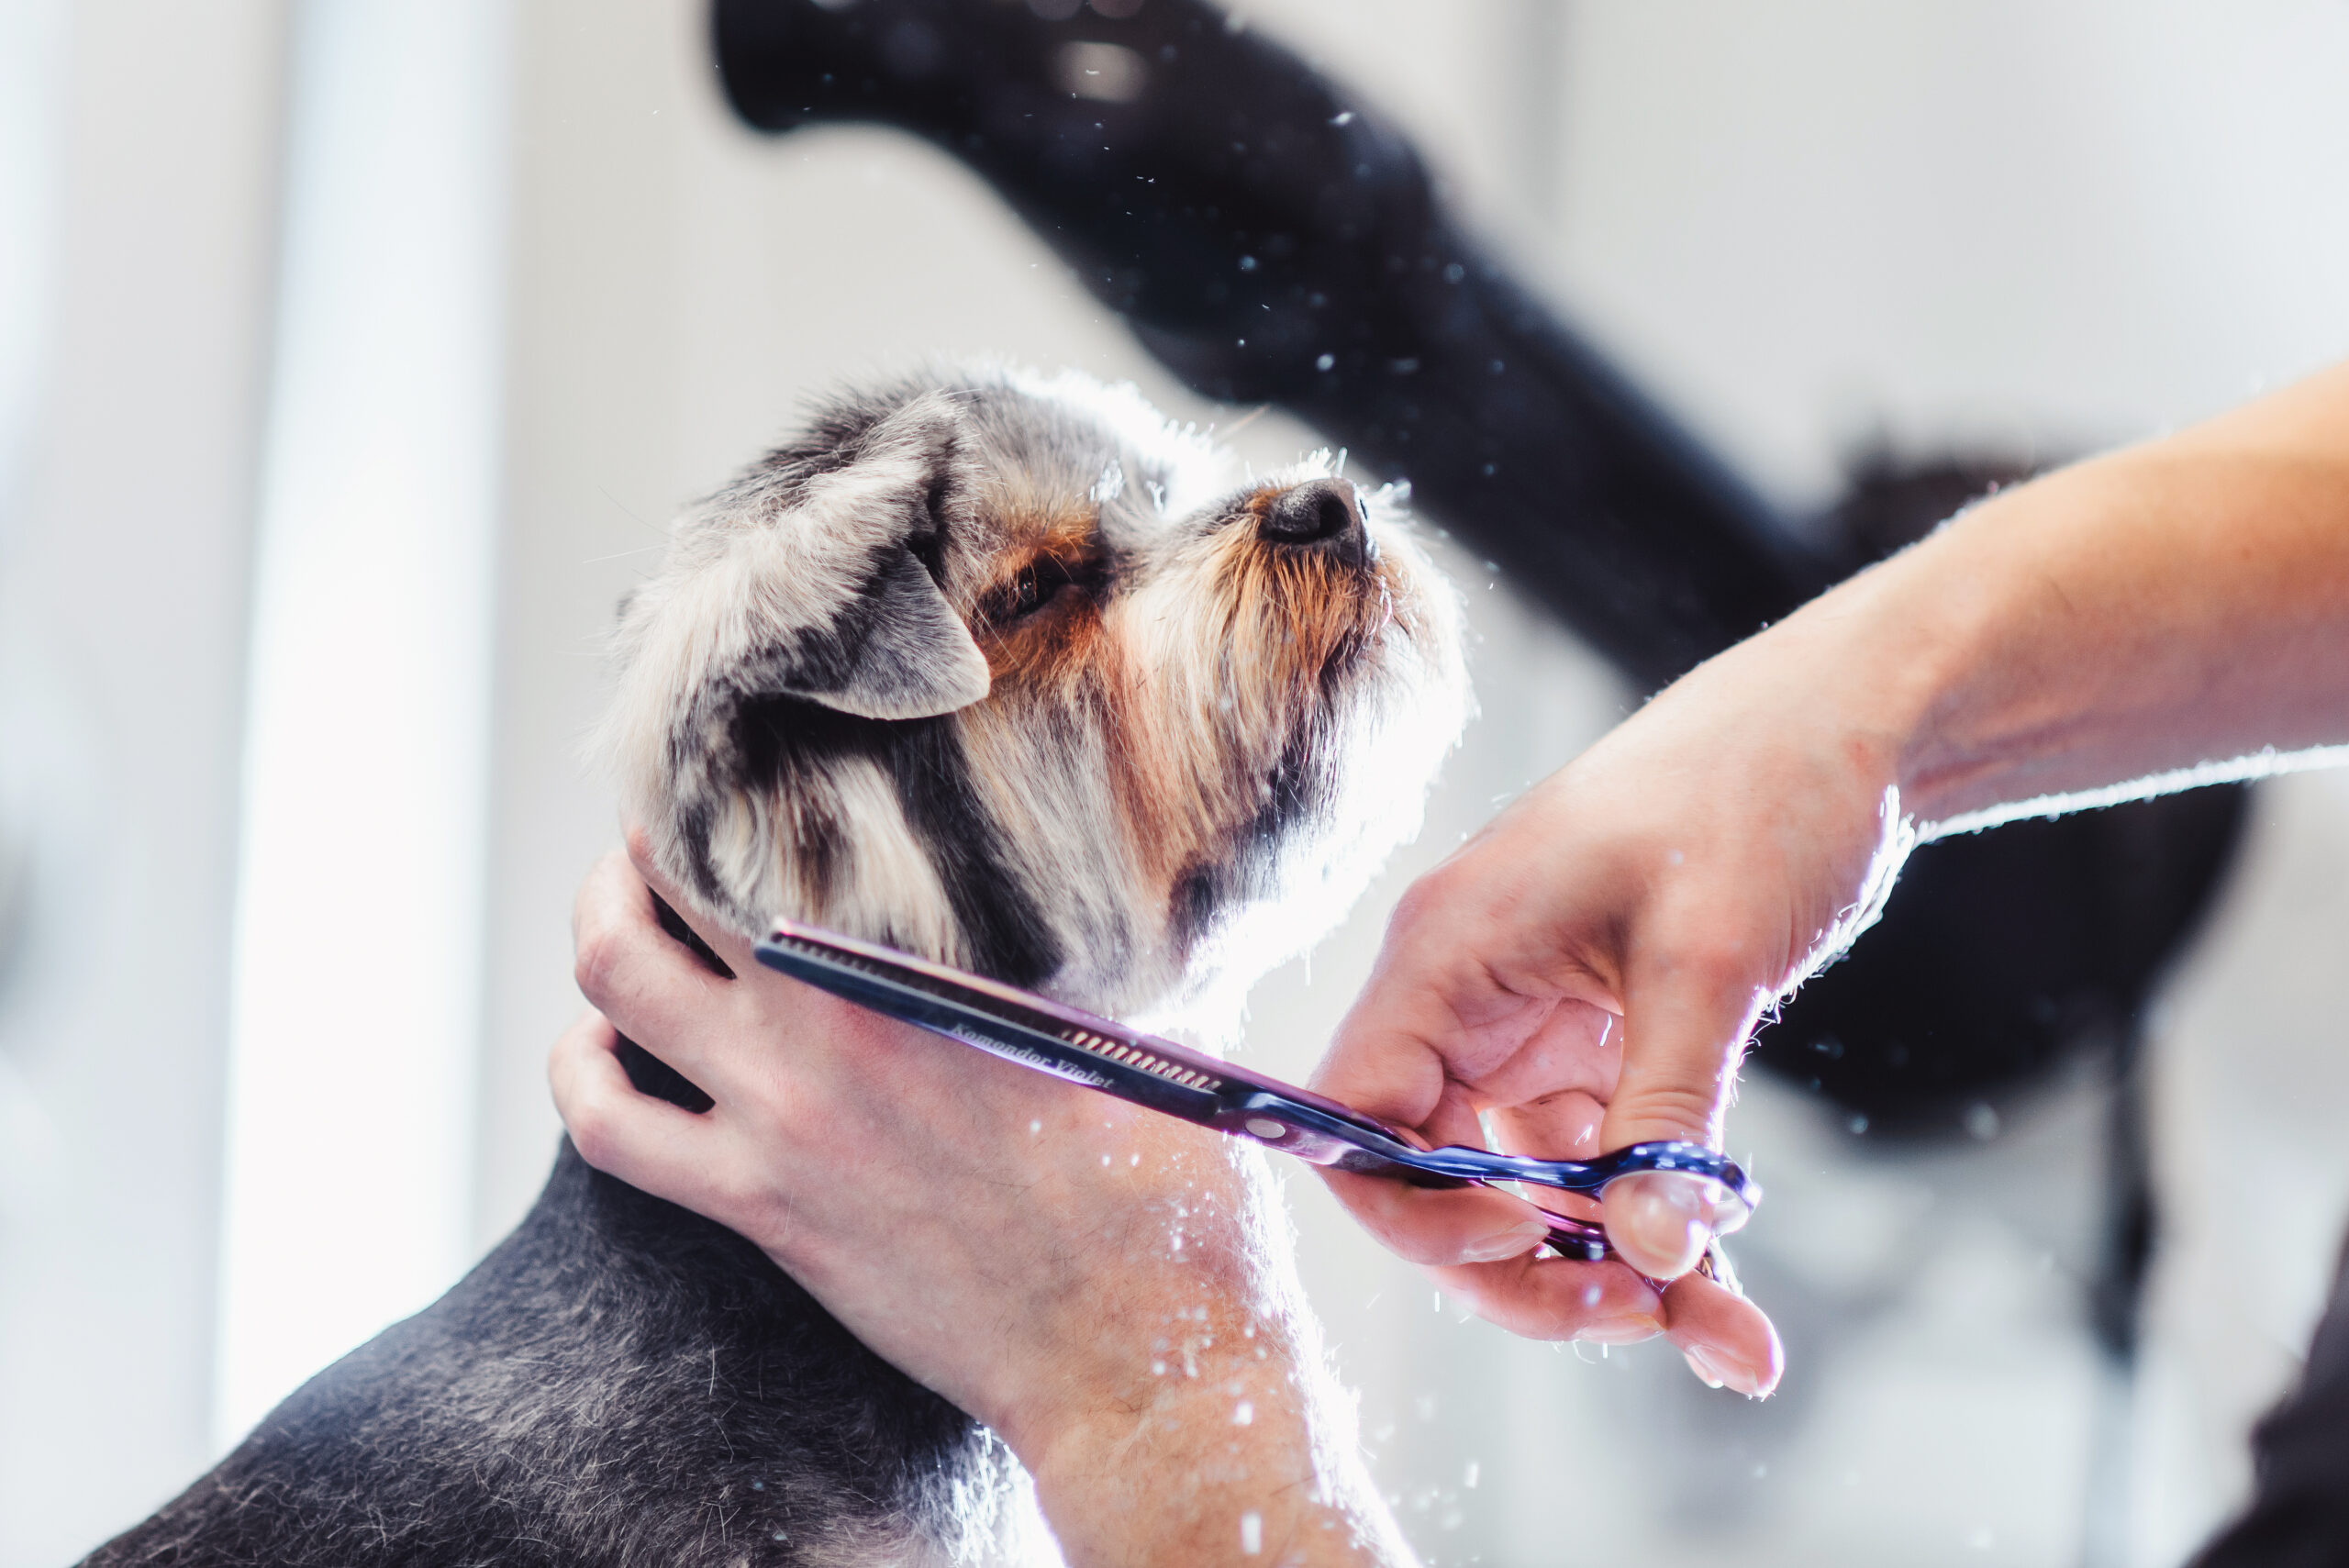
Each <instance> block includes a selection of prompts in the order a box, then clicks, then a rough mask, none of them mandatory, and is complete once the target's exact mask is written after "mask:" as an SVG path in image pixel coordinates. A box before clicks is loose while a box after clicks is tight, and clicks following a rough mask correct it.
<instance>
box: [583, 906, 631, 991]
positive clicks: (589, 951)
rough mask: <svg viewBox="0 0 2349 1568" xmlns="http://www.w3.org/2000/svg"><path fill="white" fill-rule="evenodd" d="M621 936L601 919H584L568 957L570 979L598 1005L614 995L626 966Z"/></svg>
mask: <svg viewBox="0 0 2349 1568" xmlns="http://www.w3.org/2000/svg"><path fill="white" fill-rule="evenodd" d="M625 946H626V944H625V943H624V942H623V941H622V940H621V938H620V934H619V933H618V931H616V930H614V929H612V928H611V927H609V926H607V925H606V924H604V923H603V922H602V921H600V920H593V919H583V920H582V921H581V923H580V927H579V937H578V940H577V942H576V943H575V944H574V945H573V950H572V958H571V973H572V978H573V980H574V981H576V982H577V984H578V986H579V994H580V995H583V996H584V997H586V998H587V1000H589V1001H590V1002H594V1003H596V1005H598V1006H601V1005H602V1004H603V1003H604V1002H605V1001H606V1000H607V998H609V997H610V996H611V995H612V993H613V988H614V986H615V984H617V982H618V978H619V973H620V971H621V969H622V967H623V966H624V964H625V963H626V956H625Z"/></svg>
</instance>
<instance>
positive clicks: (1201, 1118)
mask: <svg viewBox="0 0 2349 1568" xmlns="http://www.w3.org/2000/svg"><path fill="white" fill-rule="evenodd" d="M756 951H757V954H758V959H759V962H762V963H763V964H765V965H766V966H767V967H769V968H770V969H774V970H779V971H781V972H782V973H785V974H788V975H791V976H792V977H793V978H795V979H797V980H802V981H805V982H807V984H811V985H814V986H817V987H818V988H819V989H821V990H824V991H828V992H829V993H831V994H832V995H836V996H839V997H841V998H843V999H844V1000H847V1001H851V1002H855V1003H858V1004H859V1005H861V1006H867V1007H871V1008H873V1009H874V1010H875V1011H877V1012H882V1013H885V1014H888V1015H889V1016H891V1017H893V1018H900V1019H903V1020H904V1021H906V1022H907V1023H911V1024H917V1025H918V1026H920V1027H921V1028H923V1029H930V1030H931V1031H933V1032H934V1033H938V1034H942V1035H945V1036H948V1037H949V1038H951V1039H953V1040H961V1041H963V1043H964V1044H966V1045H974V1046H976V1047H978V1048H979V1049H980V1050H982V1051H988V1052H991V1053H992V1054H994V1055H996V1056H1000V1057H1004V1058H1006V1059H1007V1060H1009V1061H1012V1062H1019V1064H1020V1065H1022V1066H1024V1067H1029V1068H1032V1069H1034V1070H1036V1071H1038V1072H1042V1073H1052V1075H1054V1076H1055V1077H1060V1078H1065V1079H1068V1080H1070V1081H1072V1082H1074V1083H1078V1084H1085V1086H1087V1087H1088V1088H1093V1089H1098V1090H1100V1091H1101V1092H1103V1093H1105V1094H1109V1095H1116V1096H1118V1097H1119V1098H1120V1099H1124V1100H1127V1101H1129V1102H1130V1103H1132V1104H1135V1105H1139V1106H1145V1107H1147V1108H1149V1109H1151V1110H1155V1111H1160V1112H1163V1113H1164V1114H1165V1115H1168V1116H1174V1117H1179V1118H1182V1119H1183V1120H1185V1121H1188V1122H1192V1123H1195V1124H1196V1125H1197V1126H1200V1127H1208V1128H1213V1129H1216V1130H1217V1131H1219V1132H1224V1133H1229V1134H1230V1135H1232V1136H1233V1137H1237V1138H1244V1139H1247V1140H1250V1141H1252V1142H1255V1143H1261V1144H1263V1145H1264V1146H1265V1147H1266V1148H1270V1149H1278V1150H1280V1151H1283V1152H1285V1153H1288V1154H1294V1155H1296V1156H1297V1158H1299V1159H1302V1160H1306V1161H1309V1162H1312V1163H1314V1164H1318V1165H1330V1166H1335V1167H1337V1168H1339V1169H1341V1170H1348V1171H1356V1172H1361V1173H1365V1174H1375V1175H1386V1176H1394V1177H1398V1178H1400V1179H1402V1180H1404V1181H1408V1182H1411V1183H1414V1184H1419V1185H1422V1186H1465V1185H1470V1184H1475V1185H1482V1186H1501V1185H1506V1184H1520V1183H1531V1184H1534V1185H1537V1186H1545V1187H1552V1188H1555V1189H1557V1190H1559V1191H1562V1192H1571V1193H1579V1194H1583V1195H1588V1196H1594V1197H1595V1196H1597V1195H1599V1194H1600V1193H1601V1192H1603V1191H1604V1190H1605V1189H1606V1187H1607V1186H1608V1184H1609V1183H1612V1182H1614V1181H1616V1180H1618V1179H1620V1177H1623V1176H1626V1175H1631V1174H1634V1173H1670V1174H1673V1175H1675V1176H1680V1177H1685V1178H1687V1179H1690V1180H1694V1181H1698V1182H1701V1183H1703V1184H1705V1187H1704V1190H1705V1192H1706V1194H1707V1196H1708V1203H1709V1211H1710V1212H1711V1213H1713V1215H1714V1216H1715V1223H1714V1229H1715V1231H1716V1234H1717V1235H1718V1234H1720V1233H1725V1232H1727V1231H1730V1230H1733V1229H1737V1227H1738V1226H1740V1225H1742V1224H1743V1223H1744V1221H1745V1218H1746V1217H1747V1216H1748V1215H1750V1214H1751V1213H1752V1212H1753V1206H1754V1205H1755V1204H1756V1203H1758V1202H1760V1201H1761V1191H1760V1189H1759V1188H1757V1187H1755V1186H1754V1185H1753V1183H1752V1181H1750V1180H1749V1179H1748V1178H1747V1177H1746V1175H1745V1173H1744V1172H1743V1171H1742V1170H1740V1169H1739V1168H1738V1167H1737V1166H1736V1165H1735V1164H1733V1163H1731V1162H1730V1161H1728V1160H1727V1159H1724V1158H1723V1157H1722V1156H1720V1154H1717V1153H1715V1152H1714V1151H1711V1150H1709V1149H1706V1148H1703V1147H1701V1146H1700V1145H1698V1144H1694V1143H1678V1142H1656V1143H1638V1144H1633V1145H1632V1146H1631V1147H1630V1148H1628V1149H1620V1150H1618V1151H1615V1152H1614V1153H1612V1154H1608V1155H1603V1156H1601V1157H1600V1158H1598V1159H1596V1160H1586V1161H1576V1160H1537V1159H1531V1158H1529V1157H1526V1156H1523V1155H1514V1154H1500V1153H1496V1152H1494V1151H1491V1150H1489V1149H1472V1148H1467V1147H1465V1146H1461V1145H1453V1146H1450V1147H1446V1148H1442V1149H1421V1148H1419V1147H1418V1146H1417V1145H1415V1144H1413V1143H1411V1142H1409V1141H1408V1140H1406V1139H1405V1138H1403V1137H1402V1135H1400V1134H1399V1133H1397V1131H1396V1130H1395V1129H1392V1128H1389V1127H1387V1126H1386V1125H1384V1124H1383V1123H1380V1122H1377V1121H1375V1120H1373V1119H1372V1118H1369V1117H1366V1116H1364V1115H1362V1114H1361V1113H1360V1112H1358V1111H1355V1110H1353V1109H1352V1108H1351V1107H1349V1106H1343V1105H1341V1104H1339V1103H1338V1102H1337V1101H1335V1100H1331V1099H1327V1098H1325V1097H1323V1096H1322V1095H1316V1094H1313V1093H1311V1092H1310V1091H1308V1090H1305V1089H1299V1088H1297V1087H1295V1086H1293V1085H1291V1084H1284V1083H1282V1082H1280V1081H1279V1080H1278V1079H1276V1078H1269V1077H1266V1076H1265V1075H1264V1074H1263V1073H1254V1072H1251V1071H1250V1070H1248V1069H1246V1068H1243V1067H1239V1066H1235V1065H1234V1064H1232V1063H1230V1062H1222V1061H1219V1060H1218V1059H1216V1058H1214V1057H1211V1056H1206V1055H1203V1054H1201V1053H1200V1052H1198V1051H1192V1050H1190V1049H1189V1048H1188V1047H1186V1046H1182V1045H1178V1044H1176V1043H1175V1041H1173V1040H1162V1039H1160V1038H1159V1037H1158V1036H1156V1035H1151V1034H1144V1033H1142V1032H1141V1031H1140V1030H1138V1029H1130V1028H1128V1027H1127V1026H1126V1025H1124V1024H1121V1023H1119V1022H1118V1021H1117V1020H1115V1019H1113V1018H1102V1017H1100V1016H1098V1015H1097V1014H1093V1013H1087V1012H1085V1011H1082V1010H1081V1009H1078V1008H1075V1007H1071V1006H1066V1005H1065V1004H1063V1003H1060V1002H1055V1001H1053V1000H1052V998H1050V997H1048V996H1040V995H1036V994H1035V993H1033V992H1030V991H1022V990H1020V989H1019V988H1018V987H1016V986H1010V985H1006V984H1001V983H1000V982H997V981H993V980H989V979H987V978H985V976H983V975H977V974H971V973H965V972H963V971H962V970H959V969H953V968H951V967H949V966H947V965H945V964H941V963H932V962H929V961H928V960H925V959H920V958H916V957H914V956H913V955H912V954H910V953H902V952H898V951H895V950H894V949H891V948H886V947H882V946H879V945H877V944H875V943H871V942H863V941H858V940H855V939H853V938H851V937H844V936H841V935H840V934H838V933H836V932H832V931H826V930H822V929H818V928H816V927H812V926H803V925H800V924H798V923H796V922H795V921H781V922H778V923H777V925H776V927H775V929H774V932H773V934H772V935H770V936H769V937H768V938H767V940H765V941H763V942H761V943H760V944H759V946H758V948H757V950H756ZM1542 1213H1543V1214H1544V1215H1545V1216H1546V1217H1547V1218H1548V1219H1549V1220H1550V1222H1551V1230H1550V1236H1549V1239H1548V1244H1549V1246H1550V1247H1551V1248H1552V1249H1553V1251H1556V1252H1558V1253H1559V1255H1561V1256H1563V1257H1570V1258H1578V1259H1582V1260H1585V1261H1587V1262H1598V1261H1599V1260H1600V1259H1602V1258H1605V1257H1608V1256H1609V1255H1610V1252H1611V1249H1610V1248H1609V1245H1608V1242H1607V1236H1606V1232H1605V1230H1604V1229H1601V1228H1600V1227H1599V1226H1598V1225H1595V1224H1593V1223H1591V1222H1590V1221H1588V1220H1585V1219H1577V1218H1572V1217H1569V1216H1566V1215H1562V1214H1556V1213H1553V1212H1552V1211H1550V1210H1548V1209H1543V1210H1542ZM1699 1269H1700V1271H1701V1272H1704V1273H1708V1274H1709V1275H1710V1276H1711V1277H1713V1278H1715V1279H1719V1280H1721V1281H1722V1282H1723V1283H1725V1284H1731V1285H1732V1287H1733V1285H1734V1280H1735V1276H1734V1275H1733V1274H1732V1273H1730V1271H1729V1266H1728V1262H1727V1260H1726V1259H1725V1258H1722V1257H1720V1254H1719V1249H1718V1247H1715V1248H1714V1249H1712V1250H1710V1251H1709V1252H1708V1254H1707V1262H1704V1263H1702V1264H1700V1265H1699Z"/></svg>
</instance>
